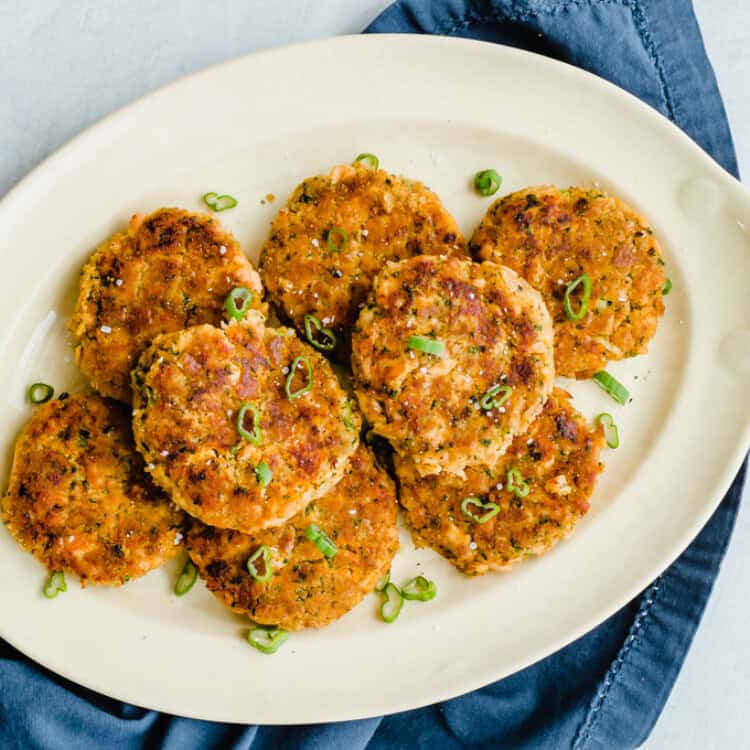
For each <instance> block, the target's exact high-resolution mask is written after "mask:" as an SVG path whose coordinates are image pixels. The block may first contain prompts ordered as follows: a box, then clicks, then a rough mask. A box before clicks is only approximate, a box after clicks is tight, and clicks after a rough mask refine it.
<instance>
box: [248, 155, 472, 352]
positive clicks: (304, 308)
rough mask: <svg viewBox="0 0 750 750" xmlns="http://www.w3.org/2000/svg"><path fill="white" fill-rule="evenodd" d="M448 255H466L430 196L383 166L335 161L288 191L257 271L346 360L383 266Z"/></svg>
mask: <svg viewBox="0 0 750 750" xmlns="http://www.w3.org/2000/svg"><path fill="white" fill-rule="evenodd" d="M332 227H340V228H343V229H344V230H346V232H347V233H348V238H349V240H348V244H347V246H346V248H345V249H344V250H342V251H341V252H335V251H333V250H331V249H330V248H329V247H328V243H327V239H328V230H329V229H331V228H332ZM337 239H338V238H337ZM453 253H456V254H459V255H465V253H466V249H465V241H464V238H463V237H462V236H461V233H460V232H459V230H458V226H457V224H456V222H455V220H454V218H453V217H452V216H451V215H450V214H449V213H448V211H446V209H445V207H444V206H443V204H442V203H441V202H440V199H439V198H438V196H437V195H435V193H433V192H432V191H431V190H429V189H427V188H426V187H425V186H424V185H422V184H421V183H420V182H415V181H412V180H407V179H406V178H404V177H398V176H396V175H392V174H389V173H388V172H386V171H384V170H382V169H381V170H373V169H368V168H367V167H365V166H361V165H357V166H338V167H334V168H333V169H332V170H331V173H330V174H329V175H327V176H319V177H311V178H309V179H307V180H305V181H304V182H302V183H301V184H300V185H299V186H298V187H297V188H296V189H295V191H294V192H293V193H292V195H291V197H290V198H289V200H288V202H287V205H286V207H285V208H282V209H281V211H279V213H278V215H277V216H276V218H275V219H274V222H273V224H272V225H271V233H270V236H269V238H268V240H267V241H266V244H265V245H264V247H263V252H262V254H261V262H260V272H261V275H262V277H263V283H264V284H265V285H266V288H267V289H268V293H269V296H270V297H271V299H272V300H273V301H274V302H275V303H276V304H277V305H278V306H279V308H280V309H281V311H282V312H283V314H284V315H285V316H286V317H287V318H288V319H289V320H291V321H292V322H293V323H294V325H295V326H296V327H297V330H299V331H300V332H301V333H302V335H304V317H305V315H308V314H312V315H315V316H316V317H317V318H318V319H319V320H321V321H324V325H325V326H326V327H327V328H330V329H331V330H332V331H333V332H334V333H335V334H336V336H337V339H338V341H339V346H338V348H337V350H336V351H335V352H334V355H335V356H337V357H338V358H339V359H342V360H344V361H348V352H349V337H350V335H351V328H352V327H353V325H354V323H355V321H356V319H357V314H358V312H359V308H360V307H361V305H362V303H363V302H364V301H365V299H366V298H367V295H368V293H369V291H370V288H371V286H372V280H373V278H374V277H375V274H377V273H378V271H380V269H381V268H382V267H383V264H384V263H385V262H386V261H387V260H400V259H402V258H409V257H412V256H414V255H421V254H436V255H438V254H445V255H448V254H453Z"/></svg>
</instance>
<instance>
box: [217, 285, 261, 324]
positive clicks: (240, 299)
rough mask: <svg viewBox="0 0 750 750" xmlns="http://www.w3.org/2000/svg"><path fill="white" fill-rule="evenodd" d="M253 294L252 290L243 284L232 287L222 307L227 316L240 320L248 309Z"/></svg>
mask: <svg viewBox="0 0 750 750" xmlns="http://www.w3.org/2000/svg"><path fill="white" fill-rule="evenodd" d="M254 296H255V295H254V294H253V293H252V291H251V290H250V289H248V288H247V287H244V286H237V287H235V288H234V289H232V291H231V292H229V294H227V298H226V299H225V300H224V307H225V308H226V311H227V313H229V317H230V318H234V319H235V320H242V319H243V318H244V317H245V313H246V312H247V311H248V310H249V309H250V305H251V304H252V302H253V297H254Z"/></svg>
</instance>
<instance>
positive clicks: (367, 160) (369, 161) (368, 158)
mask: <svg viewBox="0 0 750 750" xmlns="http://www.w3.org/2000/svg"><path fill="white" fill-rule="evenodd" d="M354 163H355V164H366V165H367V166H368V167H370V169H377V168H378V167H379V166H380V159H378V157H377V156H375V154H360V155H359V156H358V157H357V158H356V159H355V160H354Z"/></svg>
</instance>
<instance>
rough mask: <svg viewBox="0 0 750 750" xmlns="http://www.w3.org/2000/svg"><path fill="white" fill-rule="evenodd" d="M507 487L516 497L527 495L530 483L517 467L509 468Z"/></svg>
mask: <svg viewBox="0 0 750 750" xmlns="http://www.w3.org/2000/svg"><path fill="white" fill-rule="evenodd" d="M505 489H506V490H508V492H512V493H513V494H514V495H515V496H516V497H526V495H528V494H529V485H528V483H527V482H526V480H525V479H524V478H523V476H522V475H521V472H520V471H519V470H518V469H516V468H513V469H508V475H507V477H506V481H505Z"/></svg>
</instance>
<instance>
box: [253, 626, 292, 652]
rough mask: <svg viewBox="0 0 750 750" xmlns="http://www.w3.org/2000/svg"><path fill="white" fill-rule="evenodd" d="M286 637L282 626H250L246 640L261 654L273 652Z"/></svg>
mask: <svg viewBox="0 0 750 750" xmlns="http://www.w3.org/2000/svg"><path fill="white" fill-rule="evenodd" d="M288 639H289V633H287V631H286V630H284V629H283V628H250V630H249V631H248V632H247V642H248V643H249V644H250V645H251V646H252V647H253V648H254V649H257V650H258V651H260V652H261V653H262V654H275V653H276V652H277V651H278V650H279V648H281V646H282V644H284V643H285V642H286V641H287V640H288Z"/></svg>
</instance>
